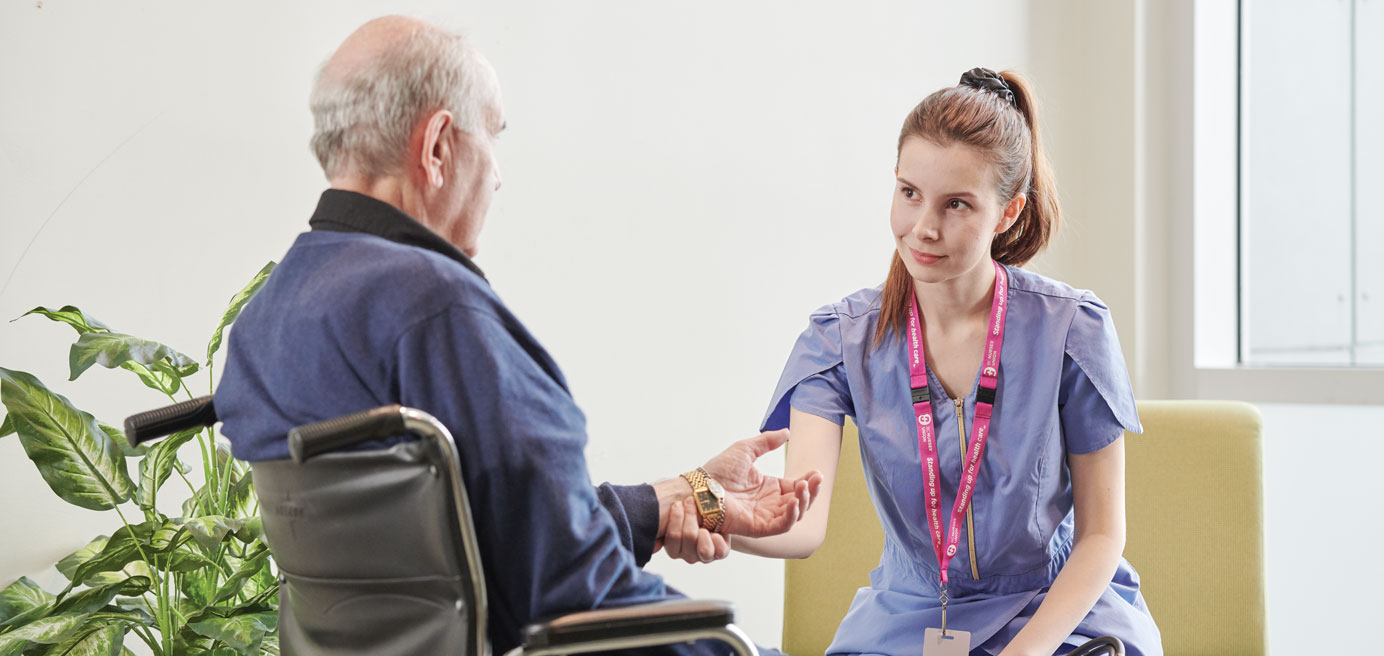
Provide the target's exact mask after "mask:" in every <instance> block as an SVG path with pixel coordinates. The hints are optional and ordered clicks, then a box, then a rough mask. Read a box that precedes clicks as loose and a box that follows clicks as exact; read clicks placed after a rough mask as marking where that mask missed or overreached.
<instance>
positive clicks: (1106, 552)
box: [1000, 534, 1124, 656]
mask: <svg viewBox="0 0 1384 656" xmlns="http://www.w3.org/2000/svg"><path fill="white" fill-rule="evenodd" d="M1123 552H1124V540H1123V539H1122V538H1121V537H1119V536H1109V535H1099V534H1095V535H1088V536H1085V537H1084V538H1083V539H1081V540H1079V541H1078V542H1077V543H1076V544H1075V545H1074V546H1073V547H1072V555H1071V556H1069V557H1068V558H1067V563H1066V565H1064V566H1063V567H1062V571H1061V572H1060V573H1058V575H1057V579H1056V580H1055V581H1053V584H1052V587H1051V588H1049V589H1048V593H1047V596H1046V597H1045V598H1044V599H1043V603H1042V604H1041V605H1039V606H1038V612H1036V613H1034V614H1033V619H1032V620H1029V622H1028V624H1026V625H1025V626H1024V628H1023V629H1022V630H1021V631H1019V635H1018V636H1016V637H1015V638H1014V641H1013V642H1011V643H1009V645H1008V646H1007V647H1005V649H1004V651H1003V652H1000V653H1001V656H1028V655H1030V654H1033V655H1035V656H1036V655H1039V654H1041V655H1042V656H1048V655H1049V654H1052V653H1053V652H1055V651H1057V648H1058V646H1059V645H1061V644H1062V641H1063V640H1066V639H1067V636H1070V635H1071V634H1072V632H1073V631H1075V630H1076V627H1077V625H1078V624H1080V623H1081V620H1083V619H1085V617H1086V615H1087V613H1090V612H1091V608H1092V607H1093V606H1095V605H1096V600H1098V599H1100V596H1101V594H1102V593H1104V592H1105V589H1106V588H1107V587H1109V586H1110V580H1111V579H1113V578H1114V577H1115V570H1116V569H1117V568H1118V567H1119V564H1120V554H1121V553H1123Z"/></svg>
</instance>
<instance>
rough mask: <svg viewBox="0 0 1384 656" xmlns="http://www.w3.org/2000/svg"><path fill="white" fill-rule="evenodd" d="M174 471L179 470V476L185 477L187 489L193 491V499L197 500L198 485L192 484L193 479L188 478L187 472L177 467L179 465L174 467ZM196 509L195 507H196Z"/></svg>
mask: <svg viewBox="0 0 1384 656" xmlns="http://www.w3.org/2000/svg"><path fill="white" fill-rule="evenodd" d="M173 471H175V472H178V478H181V479H183V482H184V483H186V484H187V491H188V492H191V493H192V500H193V501H196V500H197V488H196V486H194V485H193V484H192V481H189V480H187V474H184V473H183V470H181V469H179V468H177V467H174V468H173ZM194 509H195V508H194Z"/></svg>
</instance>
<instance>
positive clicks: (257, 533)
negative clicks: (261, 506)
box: [235, 515, 264, 544]
mask: <svg viewBox="0 0 1384 656" xmlns="http://www.w3.org/2000/svg"><path fill="white" fill-rule="evenodd" d="M235 538H236V539H237V540H240V541H241V542H244V543H245V544H250V543H251V542H254V541H255V540H263V539H264V518H263V517H260V516H259V515H255V516H254V517H251V518H249V519H247V520H245V525H244V526H242V527H241V528H240V530H239V531H236V532H235Z"/></svg>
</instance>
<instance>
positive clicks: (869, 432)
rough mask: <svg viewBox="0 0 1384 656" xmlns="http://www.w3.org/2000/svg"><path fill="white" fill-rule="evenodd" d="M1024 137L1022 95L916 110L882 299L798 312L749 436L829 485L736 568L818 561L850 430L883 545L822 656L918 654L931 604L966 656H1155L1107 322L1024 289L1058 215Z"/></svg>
mask: <svg viewBox="0 0 1384 656" xmlns="http://www.w3.org/2000/svg"><path fill="white" fill-rule="evenodd" d="M1035 119H1036V116H1035V114H1034V107H1033V95H1032V92H1031V90H1030V88H1029V86H1028V84H1027V83H1026V82H1025V81H1024V80H1023V78H1021V77H1019V76H1018V75H1016V74H1014V73H1011V72H1005V73H1002V74H997V73H994V72H992V71H988V70H986V69H974V70H972V71H969V72H968V73H966V74H965V75H964V76H963V77H962V82H961V84H959V85H957V86H955V87H950V88H946V89H942V90H940V91H937V92H936V93H933V94H932V95H930V96H928V97H927V98H926V99H925V100H923V101H922V103H920V104H919V105H918V106H917V107H916V108H914V110H913V111H912V112H911V113H910V114H909V115H908V117H907V119H906V120H905V122H904V125H903V130H902V132H901V134H900V135H899V145H898V163H897V170H896V176H895V177H896V184H895V186H894V190H893V204H892V207H891V210H890V217H889V218H890V227H891V229H892V231H893V235H894V241H895V245H896V249H895V253H894V255H893V263H892V266H891V268H890V271H889V275H888V278H887V280H886V282H885V283H884V285H882V286H881V287H876V288H871V289H863V290H861V291H858V292H856V293H854V294H851V295H850V296H847V297H846V298H844V299H842V300H840V301H838V302H836V303H832V304H830V305H826V306H824V307H822V308H820V309H818V310H817V311H815V312H813V313H812V314H811V316H810V318H809V320H808V327H807V330H806V331H804V332H803V334H802V336H801V337H799V338H798V342H797V344H796V346H795V347H794V348H793V352H792V354H791V355H790V356H789V359H788V364H787V366H786V367H785V368H784V372H783V376H782V378H781V380H780V381H779V384H778V387H777V389H776V390H775V391H774V396H773V400H772V402H771V404H770V407H769V411H768V415H767V416H766V418H765V420H764V429H765V430H772V429H777V428H782V427H785V426H787V427H789V428H791V434H792V444H791V448H790V449H789V451H788V456H787V458H788V461H787V471H786V474H787V475H788V476H797V475H800V474H801V473H803V472H807V471H810V470H813V469H817V470H821V471H822V472H826V473H827V476H826V481H825V483H824V485H823V486H822V491H821V495H822V497H823V499H822V501H821V502H820V503H817V504H814V505H813V507H812V509H811V510H810V511H809V512H808V513H807V516H806V517H805V518H804V520H803V521H801V522H799V523H798V525H797V526H795V527H794V528H793V529H792V531H790V532H789V533H787V534H784V535H780V536H776V537H772V538H763V539H744V540H741V539H739V538H737V539H736V541H735V542H734V544H733V547H734V548H735V549H737V550H740V551H745V552H749V553H754V554H759V555H763V556H771V557H779V558H801V557H806V556H808V555H810V554H811V553H812V552H813V551H814V550H816V548H817V547H818V546H819V545H820V544H821V542H822V539H823V537H824V535H825V531H826V524H827V513H828V510H829V509H830V507H831V504H830V496H831V487H832V483H833V482H834V480H835V472H836V467H837V459H838V454H839V453H840V444H841V424H842V422H843V421H844V420H845V418H846V417H848V416H849V417H851V418H852V419H853V420H854V422H855V423H856V425H857V426H858V427H859V430H860V450H861V456H862V460H863V462H864V466H865V478H866V480H867V481H868V484H869V490H870V496H871V498H872V499H873V501H874V506H875V510H876V512H877V513H878V515H879V519H880V522H881V523H882V524H883V526H884V533H885V536H886V539H885V546H884V553H883V555H882V556H881V559H880V564H879V568H878V569H876V570H874V571H873V572H872V573H871V575H870V582H871V585H870V587H867V588H862V589H860V590H859V592H857V593H856V596H855V600H854V601H853V603H852V604H851V608H850V611H849V612H848V613H847V615H846V618H845V620H844V621H843V622H842V624H841V626H840V628H839V629H838V631H837V633H836V638H835V640H834V642H833V643H832V645H831V648H830V649H829V651H828V653H831V654H891V655H897V656H905V655H906V656H917V655H918V654H920V653H928V652H930V651H932V649H931V647H930V646H928V648H926V649H925V645H924V635H925V632H927V630H928V629H934V630H935V629H939V628H940V627H941V625H942V622H943V613H944V608H943V598H944V597H945V599H946V608H945V614H946V623H947V629H948V630H949V631H952V632H955V631H965V632H967V633H969V646H968V647H966V651H963V652H961V653H970V654H991V655H995V654H999V655H1002V656H1020V655H1037V654H1042V655H1049V654H1063V653H1066V652H1068V651H1070V650H1071V649H1073V648H1074V646H1076V645H1079V644H1081V643H1084V642H1086V641H1087V640H1088V639H1089V638H1092V637H1095V636H1100V635H1113V636H1115V637H1118V638H1120V639H1121V640H1123V641H1124V643H1125V645H1126V648H1127V650H1128V653H1129V654H1132V655H1142V656H1155V655H1159V654H1162V646H1161V642H1160V638H1159V633H1158V627H1157V626H1156V625H1155V624H1154V620H1153V617H1152V616H1151V615H1150V614H1149V610H1148V607H1147V605H1145V603H1144V599H1143V597H1142V596H1141V595H1140V594H1139V577H1138V575H1137V574H1136V573H1135V572H1134V570H1133V568H1131V567H1130V565H1129V563H1128V562H1126V561H1125V560H1124V559H1123V558H1122V557H1121V553H1122V552H1123V550H1124V544H1125V514H1124V443H1123V439H1122V438H1123V435H1124V433H1125V431H1131V432H1136V433H1137V432H1140V426H1139V417H1138V414H1137V413H1136V411H1135V406H1134V397H1133V393H1132V390H1131V388H1130V383H1129V374H1128V373H1127V371H1126V369H1125V364H1124V360H1123V357H1122V356H1121V353H1120V346H1119V342H1118V340H1117V338H1116V336H1115V327H1114V324H1113V323H1112V321H1111V318H1110V311H1109V309H1107V308H1106V306H1105V305H1104V304H1102V303H1101V301H1100V299H1098V298H1096V296H1095V295H1094V294H1092V293H1091V292H1089V291H1083V290H1078V289H1073V288H1072V287H1070V286H1068V285H1066V284H1063V283H1061V282H1058V281H1056V280H1051V279H1049V278H1045V277H1043V276H1040V275H1038V274H1035V273H1031V272H1028V271H1025V270H1024V269H1021V268H1019V267H1021V266H1022V265H1023V264H1024V263H1025V262H1027V261H1028V260H1029V259H1031V258H1032V257H1033V256H1034V255H1036V254H1037V253H1038V252H1039V251H1040V250H1042V248H1043V247H1044V246H1045V245H1046V243H1047V241H1048V238H1049V237H1050V235H1052V234H1053V232H1054V230H1055V229H1056V227H1057V224H1058V221H1059V212H1060V210H1059V208H1058V203H1057V190H1056V188H1055V186H1054V184H1053V177H1052V174H1051V171H1050V170H1049V168H1048V164H1047V161H1046V158H1045V156H1044V154H1043V152H1042V149H1041V141H1040V139H1039V133H1038V125H1037V122H1036V120H1035ZM997 288H998V289H999V290H1000V292H1001V293H999V294H997V293H996V289H997ZM996 320H998V321H999V326H998V327H995V326H994V322H995V321H996ZM910 329H911V330H913V331H914V333H913V334H916V335H918V338H919V340H918V343H916V344H915V343H913V342H914V340H912V339H910V337H909V336H910ZM997 332H998V333H1002V334H999V335H997ZM997 337H998V338H1002V339H998V338H997ZM1001 341H1002V344H1001V343H1000V342H1001ZM991 351H994V353H993V354H991ZM990 355H993V357H994V361H993V362H991V363H989V364H987V357H990ZM914 358H917V361H916V363H913V359H914ZM911 363H913V366H910V364H911ZM996 363H997V365H998V366H997V367H996V366H993V365H994V364H996ZM978 408H979V409H981V412H980V413H979V414H978V413H977V409H978ZM985 415H989V418H988V419H986V418H985ZM925 428H930V429H931V430H930V431H925V430H924V429H925ZM925 433H929V434H930V435H931V437H930V438H929V437H928V435H927V434H925ZM929 439H930V440H931V441H930V442H929V441H928V440H929ZM978 443H979V444H978ZM929 448H930V449H932V450H931V451H929ZM927 453H932V454H934V457H932V458H925V457H924V456H923V454H927ZM968 458H969V459H970V462H971V465H973V468H972V469H971V472H972V477H971V478H969V479H968V478H967V477H966V476H965V473H966V472H965V470H964V468H966V467H967V466H968V465H966V464H965V461H966V459H968ZM929 460H931V462H930V463H929ZM929 464H930V465H931V466H932V467H933V469H932V470H931V473H930V470H929ZM959 495H960V496H968V497H969V498H968V499H963V503H960V504H958V503H957V497H958V496H959ZM932 498H936V501H935V502H929V501H928V499H932ZM939 519H940V521H936V520H939ZM942 563H945V567H943V565H942ZM943 571H945V572H946V577H945V583H944V582H943V578H944V577H943V576H942V572H943ZM944 592H945V594H944Z"/></svg>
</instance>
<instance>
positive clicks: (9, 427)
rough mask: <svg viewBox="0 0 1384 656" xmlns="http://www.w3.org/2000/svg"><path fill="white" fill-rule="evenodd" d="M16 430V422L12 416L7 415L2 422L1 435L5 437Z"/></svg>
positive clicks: (0, 424)
mask: <svg viewBox="0 0 1384 656" xmlns="http://www.w3.org/2000/svg"><path fill="white" fill-rule="evenodd" d="M13 432H14V422H12V421H10V416H9V415H8V414H6V415H5V421H3V422H0V437H4V436H6V435H9V434H10V433H13Z"/></svg>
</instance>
